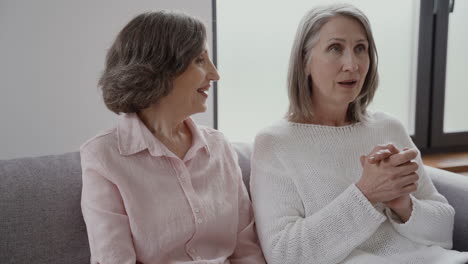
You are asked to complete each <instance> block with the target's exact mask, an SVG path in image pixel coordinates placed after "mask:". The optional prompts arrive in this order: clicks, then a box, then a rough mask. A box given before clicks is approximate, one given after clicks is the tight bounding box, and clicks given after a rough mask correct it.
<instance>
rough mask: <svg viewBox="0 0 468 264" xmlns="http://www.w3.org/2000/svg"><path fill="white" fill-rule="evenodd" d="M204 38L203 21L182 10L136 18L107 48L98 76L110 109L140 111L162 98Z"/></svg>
mask: <svg viewBox="0 0 468 264" xmlns="http://www.w3.org/2000/svg"><path fill="white" fill-rule="evenodd" d="M205 41H206V29H205V26H204V25H203V23H202V22H201V21H200V20H198V19H196V18H193V17H191V16H188V15H186V14H183V13H177V12H169V11H164V10H163V11H157V12H148V13H143V14H140V15H138V16H136V17H135V18H133V19H132V20H131V21H130V22H129V23H128V24H127V25H126V26H125V27H124V28H123V29H122V31H120V33H119V34H118V36H117V38H116V39H115V41H114V43H113V44H112V46H111V48H110V49H109V51H108V53H107V57H106V67H105V70H104V72H103V74H102V76H101V78H100V80H99V84H98V85H99V86H100V87H101V90H102V96H103V99H104V103H105V104H106V106H107V108H109V110H111V111H113V112H114V113H116V114H120V113H136V112H139V111H140V110H142V109H145V108H147V107H149V106H150V105H152V104H154V103H156V102H158V100H159V99H160V98H162V97H164V96H166V95H168V94H169V92H170V91H171V90H172V81H173V80H174V78H175V77H177V76H179V75H180V74H181V73H183V72H184V71H185V70H186V69H187V67H188V66H189V64H190V63H191V62H192V60H193V59H194V58H195V57H196V56H198V55H199V54H201V53H202V51H203V49H204V45H205Z"/></svg>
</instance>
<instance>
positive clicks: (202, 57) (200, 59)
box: [195, 56, 206, 65]
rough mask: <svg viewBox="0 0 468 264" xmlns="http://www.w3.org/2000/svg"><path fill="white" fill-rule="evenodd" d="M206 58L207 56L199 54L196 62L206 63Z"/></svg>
mask: <svg viewBox="0 0 468 264" xmlns="http://www.w3.org/2000/svg"><path fill="white" fill-rule="evenodd" d="M205 62H206V60H205V57H204V56H198V57H197V58H195V63H196V64H200V65H202V64H205Z"/></svg>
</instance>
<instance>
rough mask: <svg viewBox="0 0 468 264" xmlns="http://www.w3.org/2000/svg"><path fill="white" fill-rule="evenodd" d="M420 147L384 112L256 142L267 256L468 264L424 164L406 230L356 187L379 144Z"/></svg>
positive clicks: (276, 129) (254, 189)
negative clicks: (365, 157)
mask: <svg viewBox="0 0 468 264" xmlns="http://www.w3.org/2000/svg"><path fill="white" fill-rule="evenodd" d="M386 143H393V144H394V145H395V146H396V147H397V148H398V149H400V150H401V149H403V148H404V147H413V146H414V144H413V142H412V141H411V139H410V138H409V136H408V135H407V133H406V131H405V129H404V127H403V125H402V124H401V123H400V122H399V121H398V120H396V119H395V118H393V117H391V116H389V115H387V114H384V113H380V112H376V113H370V114H369V117H368V119H367V120H366V121H363V122H360V123H356V124H353V125H348V126H342V127H331V126H321V125H310V124H299V123H292V122H288V121H286V120H281V121H279V122H277V123H276V124H274V125H272V126H270V127H267V128H265V129H263V130H262V131H261V132H260V133H259V134H258V135H257V137H256V139H255V145H254V151H253V156H252V175H251V183H250V184H251V193H252V200H253V205H254V212H255V219H256V223H257V230H258V234H259V238H260V242H261V245H262V248H263V252H264V255H265V257H266V259H267V261H268V263H270V264H276V263H323V264H326V263H360V264H362V263H364V264H365V263H415V264H417V263H421V264H423V263H424V264H427V263H465V262H466V261H468V253H461V252H457V251H452V250H448V249H450V248H451V247H452V231H453V221H454V214H455V212H454V209H453V208H452V207H451V206H450V205H449V204H448V203H447V200H446V199H445V197H443V196H442V195H440V194H439V193H438V192H437V190H436V189H435V188H434V185H433V184H432V182H431V180H430V179H429V178H428V177H427V175H426V173H425V171H424V168H423V166H422V162H421V159H420V157H418V158H417V162H418V163H419V165H420V166H419V169H418V171H417V173H418V175H419V176H420V179H419V182H418V190H417V191H416V192H414V193H413V194H411V199H412V202H413V212H412V215H411V217H410V219H409V220H408V221H407V222H406V223H401V222H400V221H399V218H398V217H397V216H396V215H394V213H393V212H392V211H391V210H390V209H388V208H385V206H384V205H383V204H375V205H373V204H371V203H370V202H369V201H368V200H367V198H366V197H365V196H364V195H363V194H362V193H361V191H360V190H359V189H358V188H357V187H356V185H355V183H356V182H357V181H358V180H359V179H360V177H361V174H362V167H361V164H360V161H359V157H360V156H361V155H366V154H368V153H370V152H371V151H372V149H373V148H374V147H375V146H377V145H378V144H386Z"/></svg>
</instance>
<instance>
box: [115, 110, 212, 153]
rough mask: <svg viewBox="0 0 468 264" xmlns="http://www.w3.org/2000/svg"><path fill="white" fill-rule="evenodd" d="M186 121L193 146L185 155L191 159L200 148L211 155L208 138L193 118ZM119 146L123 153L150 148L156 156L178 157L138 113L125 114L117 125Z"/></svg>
mask: <svg viewBox="0 0 468 264" xmlns="http://www.w3.org/2000/svg"><path fill="white" fill-rule="evenodd" d="M184 122H186V124H187V126H188V128H189V129H190V132H192V146H191V147H190V149H189V150H188V152H187V154H186V155H185V157H184V160H189V159H191V158H192V157H193V156H194V155H195V153H196V152H197V151H198V150H199V149H200V148H205V150H206V152H207V154H208V155H209V148H208V144H207V142H206V138H205V137H204V135H203V134H202V132H201V130H200V129H199V128H198V127H197V125H196V124H195V123H194V122H193V120H192V119H191V118H187V119H186V120H185V121H184ZM117 138H118V147H119V152H120V154H121V155H124V156H129V155H133V154H135V153H138V152H141V151H143V150H145V149H148V151H149V152H150V154H151V155H152V156H154V157H158V156H168V157H176V155H174V153H172V152H171V151H170V150H169V149H168V148H167V147H166V146H165V145H164V144H163V143H162V142H161V141H159V140H158V139H157V138H156V137H155V136H153V134H152V133H151V132H150V131H149V129H148V128H147V127H146V126H145V124H143V122H142V121H141V119H140V118H139V117H138V115H137V114H136V113H130V114H124V115H123V116H122V118H121V119H120V120H119V123H118V125H117Z"/></svg>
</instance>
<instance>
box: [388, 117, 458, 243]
mask: <svg viewBox="0 0 468 264" xmlns="http://www.w3.org/2000/svg"><path fill="white" fill-rule="evenodd" d="M395 126H396V128H395V129H397V131H396V132H395V134H397V135H399V136H400V140H398V141H399V143H400V144H397V147H399V148H404V147H416V146H415V145H414V143H413V142H412V141H411V138H410V137H409V136H408V134H407V133H406V132H405V130H404V127H403V125H401V124H399V123H398V124H396V125H395ZM416 162H417V163H418V165H419V169H418V170H417V174H418V175H419V180H418V189H417V191H416V192H414V193H413V194H411V195H410V197H411V201H412V203H413V211H412V212H411V216H410V218H409V219H408V221H406V222H405V223H402V222H401V221H400V219H399V217H398V216H397V215H396V214H395V213H394V212H393V211H392V210H390V209H389V208H387V209H385V212H386V214H387V216H388V218H389V220H390V222H391V223H392V225H393V227H394V228H395V229H396V231H397V232H398V233H400V234H401V235H402V236H405V237H406V238H408V239H410V240H412V241H414V242H417V243H421V244H424V245H428V246H429V245H438V246H441V247H443V248H447V249H450V248H452V236H453V225H454V217H455V210H454V209H453V207H452V206H451V205H450V204H449V203H448V201H447V199H446V198H445V197H444V196H443V195H441V194H440V193H439V192H438V191H437V190H436V188H435V187H434V184H433V183H432V180H431V179H430V178H429V176H428V175H427V173H426V171H425V169H424V164H423V162H422V159H421V155H418V157H417V158H416Z"/></svg>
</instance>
